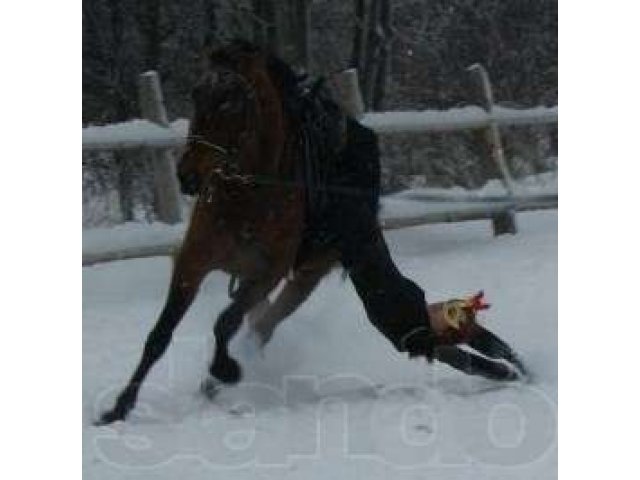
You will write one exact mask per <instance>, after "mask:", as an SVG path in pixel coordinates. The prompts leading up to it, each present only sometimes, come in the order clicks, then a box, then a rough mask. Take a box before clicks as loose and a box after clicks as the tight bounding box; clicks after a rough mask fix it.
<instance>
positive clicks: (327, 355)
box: [83, 211, 558, 480]
mask: <svg viewBox="0 0 640 480" xmlns="http://www.w3.org/2000/svg"><path fill="white" fill-rule="evenodd" d="M518 222H519V228H520V231H519V233H518V235H516V236H503V237H499V238H494V237H493V236H492V231H491V223H490V222H489V221H478V222H466V223H460V224H441V225H430V226H423V227H415V228H410V229H404V230H398V231H392V232H387V233H386V237H387V239H388V241H389V244H390V248H391V249H392V253H393V255H394V257H395V259H396V260H397V263H398V265H399V267H400V269H401V270H402V271H403V272H404V273H405V274H406V275H407V276H409V277H411V278H413V279H414V280H415V281H417V282H418V283H419V284H420V285H422V286H423V288H424V289H425V290H426V292H427V298H428V300H430V301H437V300H440V299H445V298H450V297H451V296H455V295H460V294H468V293H473V292H475V291H477V290H479V289H484V290H485V293H486V295H487V298H488V301H489V302H491V303H492V304H493V307H492V309H491V310H490V311H489V312H488V313H487V314H485V315H484V320H483V321H484V323H485V325H487V326H488V327H489V328H491V329H492V330H494V331H495V332H496V333H498V334H500V335H501V336H502V337H503V338H504V339H505V340H507V341H508V342H509V343H510V344H511V345H513V346H514V348H515V349H516V350H517V351H519V352H520V353H521V355H522V356H523V358H524V359H525V361H526V363H527V364H528V365H529V367H530V369H531V370H532V372H533V374H534V376H535V378H534V381H533V382H532V383H530V384H527V385H522V384H518V385H511V386H507V387H503V386H498V385H496V384H494V383H491V382H489V381H487V380H483V379H478V378H472V377H467V376H464V375H462V374H460V373H458V372H455V371H453V370H451V369H450V368H448V367H447V366H444V365H434V366H429V365H427V364H425V362H424V361H420V360H411V361H410V360H408V359H407V358H406V357H405V356H403V355H400V354H398V353H397V352H395V351H394V350H393V349H392V347H391V346H390V345H389V344H388V343H387V341H386V340H385V339H384V338H383V337H381V336H380V335H379V334H378V333H377V332H376V331H375V329H374V328H373V327H372V326H371V325H370V324H369V323H368V322H367V320H366V318H365V315H364V312H363V309H362V307H361V305H360V303H359V301H358V299H357V297H356V295H355V293H354V292H353V288H352V287H351V285H350V284H349V282H348V280H347V281H343V280H342V279H341V274H340V271H339V270H336V271H334V272H333V273H332V274H331V275H330V276H329V277H327V278H326V279H325V280H324V281H323V282H322V284H321V285H320V287H319V288H318V290H317V291H316V292H315V293H314V294H313V295H312V297H311V298H310V299H309V301H308V302H307V303H306V304H305V305H304V306H303V307H302V308H301V310H300V311H299V312H297V313H295V314H294V316H293V317H292V318H290V319H289V320H288V321H287V322H285V323H284V324H283V325H282V326H281V327H280V329H279V330H277V332H276V334H275V337H274V339H273V341H272V343H270V344H269V345H268V346H267V348H266V350H265V352H264V355H263V357H260V356H257V357H251V356H250V355H249V354H248V353H247V352H246V349H245V347H246V341H245V338H246V337H244V333H245V332H244V330H243V331H241V332H240V334H239V335H238V338H237V340H234V343H233V344H232V351H234V352H237V353H238V355H239V356H240V357H241V359H242V363H243V365H244V367H245V381H244V382H243V383H242V384H241V385H239V386H238V387H235V388H232V389H229V390H226V391H223V392H222V393H221V394H220V395H219V396H218V397H217V398H216V399H215V400H214V401H213V402H212V401H209V400H206V399H205V398H204V397H203V396H202V395H200V394H199V393H198V385H199V382H200V379H201V377H202V374H203V372H204V370H205V367H206V363H207V359H208V356H209V354H210V342H209V335H210V332H211V327H212V322H213V318H214V316H215V315H216V314H217V313H218V312H220V310H221V309H222V308H223V306H224V305H226V303H227V300H226V291H227V279H226V278H225V277H224V276H223V275H221V274H219V273H216V274H212V275H211V276H210V277H209V278H208V279H207V280H206V282H205V284H204V285H203V287H202V289H201V292H200V295H199V297H198V298H197V300H196V302H195V303H194V305H193V306H192V308H191V309H190V310H189V312H188V314H187V316H186V318H185V319H184V321H183V323H182V324H181V325H180V326H179V328H178V329H177V331H176V334H175V336H174V341H173V343H172V344H171V346H170V348H169V351H168V353H167V355H166V356H165V357H164V358H163V359H162V360H161V362H159V363H158V365H157V366H156V368H155V369H154V370H153V371H152V373H151V375H150V377H149V379H148V381H147V383H146V384H145V386H144V387H143V389H142V391H141V394H140V399H139V403H138V407H137V408H136V409H135V410H134V411H133V412H132V414H131V416H130V418H129V420H127V421H126V422H124V423H117V424H115V425H113V426H110V427H99V428H98V427H94V426H92V424H91V422H92V420H93V419H95V418H96V417H97V416H98V414H99V412H100V411H102V410H103V409H104V408H105V407H107V406H111V403H112V402H113V399H114V397H115V395H116V394H117V391H118V389H119V388H121V387H122V386H123V384H124V382H125V381H126V379H127V378H128V376H129V375H130V374H131V372H132V369H133V368H134V366H135V363H136V362H137V360H138V358H139V355H140V352H141V348H142V344H143V342H144V339H145V336H146V334H147V332H148V331H149V330H150V328H151V327H152V325H153V323H154V321H155V319H156V316H157V314H158V312H159V310H160V308H161V307H162V303H163V296H164V294H165V292H166V288H167V283H168V278H169V273H170V261H169V259H168V258H162V257H160V258H150V259H141V260H128V261H121V262H111V263H106V264H99V265H96V266H93V267H85V268H84V269H83V407H84V411H83V469H84V474H85V478H90V479H98V480H102V479H122V478H125V479H147V478H149V479H151V478H153V479H158V478H159V479H175V478H183V479H201V478H202V479H204V478H207V479H214V478H224V479H230V480H234V479H237V480H243V479H247V478H259V479H316V478H317V479H334V478H359V477H360V478H367V479H373V480H376V479H388V478H392V479H402V480H404V479H423V478H432V479H438V480H450V479H469V478H474V479H476V480H483V479H492V480H496V479H507V478H509V479H512V478H517V479H532V480H533V479H536V480H538V479H549V478H556V477H557V474H556V469H557V446H556V427H557V422H556V407H557V391H558V390H557V212H555V211H544V212H530V213H521V214H519V215H518Z"/></svg>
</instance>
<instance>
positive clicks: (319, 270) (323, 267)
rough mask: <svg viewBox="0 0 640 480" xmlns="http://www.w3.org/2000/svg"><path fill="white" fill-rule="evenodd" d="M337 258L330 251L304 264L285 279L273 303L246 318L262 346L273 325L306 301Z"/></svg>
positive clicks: (273, 327)
mask: <svg viewBox="0 0 640 480" xmlns="http://www.w3.org/2000/svg"><path fill="white" fill-rule="evenodd" d="M336 260H337V255H336V254H334V253H331V254H328V255H325V256H322V257H320V258H318V259H314V261H313V262H307V263H305V264H303V265H302V266H301V267H300V268H298V269H297V270H296V271H295V272H294V276H293V278H291V279H288V280H287V282H286V283H285V285H284V287H283V288H282V290H281V291H280V293H279V294H278V296H277V297H276V299H275V300H274V301H273V303H271V304H268V305H267V306H266V307H265V308H264V310H263V311H261V312H260V313H259V314H258V315H257V316H256V317H254V318H250V319H249V326H250V328H251V329H252V330H253V331H254V332H256V333H257V335H258V337H259V341H260V344H261V346H264V345H266V344H267V342H269V340H270V339H271V336H272V335H273V332H274V330H275V329H276V327H277V326H278V325H279V324H280V323H281V322H282V321H283V320H284V319H285V318H287V317H288V316H289V315H291V314H292V313H293V312H295V311H296V309H297V308H298V307H299V306H300V305H302V304H303V303H304V302H305V300H306V299H307V298H308V297H309V295H310V294H311V292H313V290H315V288H316V287H317V286H318V283H320V280H322V278H323V277H324V276H325V275H327V273H329V271H330V270H331V267H332V266H333V264H334V263H335V262H336Z"/></svg>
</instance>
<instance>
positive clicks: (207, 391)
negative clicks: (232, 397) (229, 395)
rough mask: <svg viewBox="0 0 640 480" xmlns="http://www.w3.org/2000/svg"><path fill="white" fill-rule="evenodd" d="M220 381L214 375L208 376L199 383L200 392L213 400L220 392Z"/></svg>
mask: <svg viewBox="0 0 640 480" xmlns="http://www.w3.org/2000/svg"><path fill="white" fill-rule="evenodd" d="M221 387H222V382H221V381H220V380H218V379H217V378H215V377H212V376H208V377H207V378H205V379H204V380H202V382H201V383H200V392H202V394H203V395H204V396H205V397H207V398H208V399H209V400H213V399H214V398H215V396H216V395H217V394H218V392H220V389H221Z"/></svg>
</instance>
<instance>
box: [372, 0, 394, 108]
mask: <svg viewBox="0 0 640 480" xmlns="http://www.w3.org/2000/svg"><path fill="white" fill-rule="evenodd" d="M380 29H381V30H382V35H383V36H382V40H381V41H382V44H381V46H380V55H379V57H378V58H379V60H378V70H377V72H376V76H375V83H374V85H373V98H372V107H373V110H375V111H381V110H383V109H384V98H385V95H386V93H387V87H388V85H389V76H390V75H391V43H392V41H393V29H392V27H391V0H380Z"/></svg>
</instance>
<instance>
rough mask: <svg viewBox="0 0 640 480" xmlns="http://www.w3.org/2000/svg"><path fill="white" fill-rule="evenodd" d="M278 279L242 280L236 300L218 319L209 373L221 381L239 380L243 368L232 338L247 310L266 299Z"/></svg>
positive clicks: (214, 329)
mask: <svg viewBox="0 0 640 480" xmlns="http://www.w3.org/2000/svg"><path fill="white" fill-rule="evenodd" d="M276 283H277V279H274V278H268V279H262V280H242V281H241V282H240V286H239V288H238V291H237V292H236V293H235V294H234V297H233V302H232V303H231V305H229V306H228V307H227V308H226V309H225V310H224V311H223V312H222V313H221V314H220V316H219V317H218V319H217V320H216V323H215V326H214V328H213V335H214V338H215V342H216V351H215V354H214V357H213V360H212V362H211V365H210V367H209V373H210V374H211V375H212V376H213V377H215V378H217V379H218V380H220V381H221V382H223V383H229V384H233V383H237V382H238V381H240V378H241V376H242V371H241V369H240V365H239V364H238V362H237V361H236V360H234V359H233V358H231V357H230V356H229V350H228V345H229V341H230V340H231V339H232V338H233V336H234V335H235V334H236V332H237V331H238V329H239V328H240V325H241V324H242V319H243V318H244V315H245V313H247V312H248V311H249V310H250V309H251V308H252V307H253V306H255V305H256V304H257V303H258V302H260V301H261V300H262V299H264V298H265V297H266V296H267V295H268V293H269V292H270V291H271V290H272V289H273V287H274V286H275V284H276ZM205 388H207V387H205Z"/></svg>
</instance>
